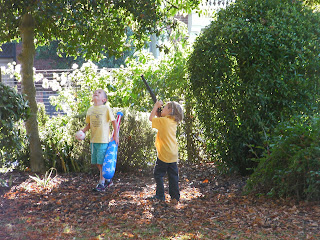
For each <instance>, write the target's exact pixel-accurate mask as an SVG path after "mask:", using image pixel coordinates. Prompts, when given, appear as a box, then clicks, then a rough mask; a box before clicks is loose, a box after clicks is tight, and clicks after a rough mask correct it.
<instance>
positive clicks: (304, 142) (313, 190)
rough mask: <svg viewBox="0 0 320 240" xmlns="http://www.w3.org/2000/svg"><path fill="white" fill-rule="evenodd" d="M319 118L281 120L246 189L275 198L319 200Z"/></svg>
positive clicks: (301, 117) (302, 117) (299, 117)
mask: <svg viewBox="0 0 320 240" xmlns="http://www.w3.org/2000/svg"><path fill="white" fill-rule="evenodd" d="M319 136H320V117H319V116H316V117H304V116H298V117H295V118H293V119H292V120H291V121H287V122H283V123H281V124H280V125H279V126H278V127H277V128H276V130H275V132H274V134H273V135H272V136H271V137H270V140H269V142H266V146H268V147H269V148H268V149H267V150H266V151H265V153H264V157H262V158H260V159H259V164H258V167H257V168H256V169H255V172H254V173H253V174H252V175H251V176H250V178H249V180H248V183H247V186H246V188H247V190H248V191H251V192H258V193H263V194H268V195H271V196H275V197H294V198H296V199H298V200H300V199H307V200H320V138H319Z"/></svg>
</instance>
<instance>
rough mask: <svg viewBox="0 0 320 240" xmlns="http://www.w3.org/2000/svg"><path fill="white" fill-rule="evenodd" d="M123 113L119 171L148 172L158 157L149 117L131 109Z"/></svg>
mask: <svg viewBox="0 0 320 240" xmlns="http://www.w3.org/2000/svg"><path fill="white" fill-rule="evenodd" d="M122 112H123V114H124V116H123V119H122V120H121V125H120V139H119V148H118V160H117V170H119V171H124V172H129V171H137V170H140V169H142V170H148V168H149V167H150V166H153V163H154V161H155V160H156V157H157V153H156V149H155V146H154V139H155V131H154V130H152V128H151V122H150V121H149V115H148V114H146V113H142V112H137V111H134V110H132V109H129V108H128V109H125V110H123V111H122Z"/></svg>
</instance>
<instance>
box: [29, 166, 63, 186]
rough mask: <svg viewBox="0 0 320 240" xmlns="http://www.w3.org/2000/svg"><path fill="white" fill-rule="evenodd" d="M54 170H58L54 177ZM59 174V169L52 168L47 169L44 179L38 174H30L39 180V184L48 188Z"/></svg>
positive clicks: (32, 177)
mask: <svg viewBox="0 0 320 240" xmlns="http://www.w3.org/2000/svg"><path fill="white" fill-rule="evenodd" d="M53 171H55V172H56V175H55V176H54V177H52V176H51V175H52V173H53ZM56 176H57V169H55V168H50V169H49V170H48V171H46V173H45V175H44V177H43V179H41V178H40V177H39V176H38V175H37V174H36V176H29V177H30V178H31V179H33V180H34V181H36V182H37V184H38V186H40V187H44V188H46V187H47V186H48V185H49V184H50V182H51V181H52V180H53V179H54V178H55V177H56Z"/></svg>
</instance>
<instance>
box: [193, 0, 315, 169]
mask: <svg viewBox="0 0 320 240" xmlns="http://www.w3.org/2000/svg"><path fill="white" fill-rule="evenodd" d="M319 24H320V17H319V13H318V12H313V11H312V10H311V9H309V8H308V7H304V6H303V5H302V3H301V1H281V0H270V1H264V0H239V1H236V2H235V4H232V5H230V6H229V7H228V8H227V9H225V10H221V11H220V12H219V13H218V15H217V20H216V21H213V22H212V23H211V25H210V26H208V27H207V28H206V29H205V30H204V32H203V34H202V35H201V36H200V37H199V38H198V39H197V41H196V43H195V45H194V52H193V53H192V54H191V56H190V59H189V62H188V64H189V67H188V68H189V72H190V81H191V83H192V90H193V93H194V96H195V97H196V98H197V104H198V112H199V119H200V121H201V122H202V123H203V125H204V127H205V134H206V139H207V146H208V150H209V151H210V154H211V155H212V156H216V157H217V159H219V160H221V161H222V163H221V166H227V167H228V169H229V170H230V171H232V170H236V171H239V172H240V173H241V174H248V168H252V167H254V166H256V163H255V162H254V161H252V158H253V157H255V155H254V154H253V152H255V153H256V154H257V155H258V156H259V155H260V156H261V154H262V151H261V150H260V148H259V147H260V146H261V145H262V144H263V141H264V138H265V137H264V136H265V134H266V133H268V131H270V132H271V131H272V129H273V128H274V127H275V126H276V125H277V124H278V122H281V121H284V120H287V119H290V117H291V116H292V115H295V114H297V113H300V112H304V113H310V112H312V111H313V110H315V107H316V108H318V106H315V105H316V104H315V103H316V101H317V99H318V97H319V71H320V58H319V53H320V30H319Z"/></svg>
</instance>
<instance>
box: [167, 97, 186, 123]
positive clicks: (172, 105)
mask: <svg viewBox="0 0 320 240" xmlns="http://www.w3.org/2000/svg"><path fill="white" fill-rule="evenodd" d="M168 107H169V109H172V110H171V113H170V114H169V115H170V116H172V117H173V118H174V120H175V121H176V122H177V123H180V122H181V121H182V120H183V110H182V107H181V105H180V104H179V103H177V102H174V101H171V102H169V104H168Z"/></svg>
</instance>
